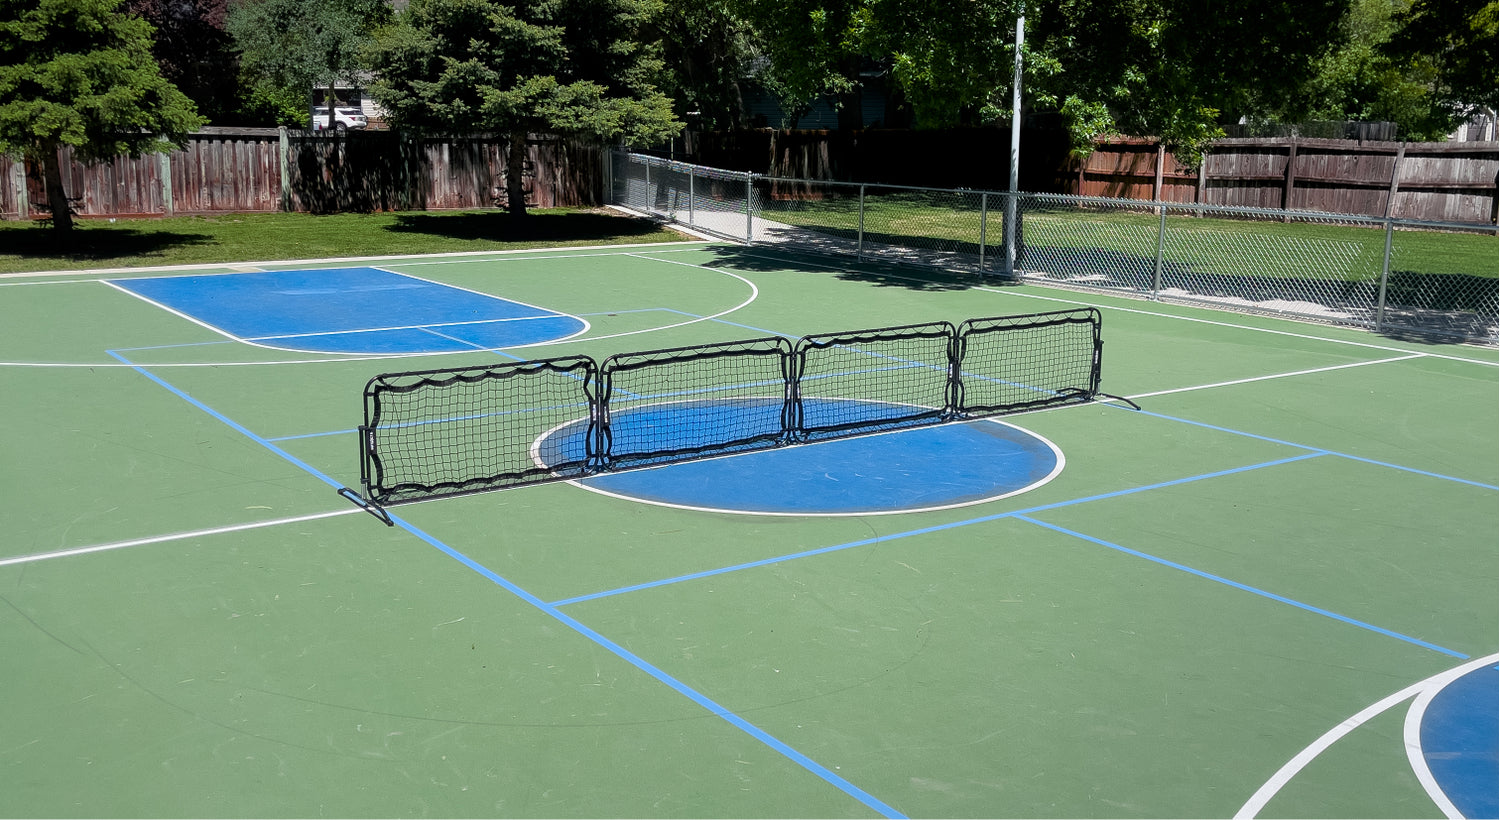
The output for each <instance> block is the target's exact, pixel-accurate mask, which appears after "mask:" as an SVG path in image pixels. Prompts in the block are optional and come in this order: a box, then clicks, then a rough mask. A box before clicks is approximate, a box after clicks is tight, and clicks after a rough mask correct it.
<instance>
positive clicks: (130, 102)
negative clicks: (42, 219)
mask: <svg viewBox="0 0 1500 820" xmlns="http://www.w3.org/2000/svg"><path fill="white" fill-rule="evenodd" d="M151 34H152V29H151V26H150V24H149V23H147V22H145V21H144V20H141V19H140V18H138V17H133V16H131V15H129V14H126V13H124V12H122V11H121V10H120V0H0V151H4V152H5V153H7V154H11V155H17V154H19V155H22V156H24V157H25V158H26V159H27V160H28V161H29V162H32V163H34V164H35V165H37V166H39V167H40V168H41V170H42V177H43V179H44V180H45V184H46V190H47V206H48V207H49V208H50V209H51V211H52V225H53V229H54V230H55V231H56V232H57V235H58V236H59V237H62V236H65V235H66V234H67V233H68V231H69V230H71V229H72V227H73V218H72V211H71V209H70V208H69V206H68V199H67V194H66V193H65V191H64V188H63V181H62V169H61V166H60V165H59V162H60V160H59V156H58V151H59V149H60V148H61V147H62V146H65V145H66V146H68V147H70V148H72V150H73V154H74V156H76V157H78V158H80V159H83V160H85V161H100V160H104V159H109V158H111V157H114V156H116V155H118V154H122V153H123V154H129V155H131V156H140V155H141V154H144V153H153V152H164V151H169V150H171V149H173V148H180V147H182V145H183V143H184V142H185V141H186V139H187V135H188V134H189V133H191V132H192V131H194V130H196V129H197V128H198V127H199V126H201V125H202V124H203V119H202V118H201V117H199V116H198V113H197V111H196V110H195V109H194V107H193V104H192V101H190V100H189V99H188V98H187V96H186V95H184V94H183V93H182V92H181V91H179V90H178V89H177V88H176V87H175V86H173V85H172V84H171V83H169V82H167V81H166V80H165V79H163V78H162V76H161V70H160V69H159V68H158V66H157V64H156V61H155V60H154V59H152V57H151Z"/></svg>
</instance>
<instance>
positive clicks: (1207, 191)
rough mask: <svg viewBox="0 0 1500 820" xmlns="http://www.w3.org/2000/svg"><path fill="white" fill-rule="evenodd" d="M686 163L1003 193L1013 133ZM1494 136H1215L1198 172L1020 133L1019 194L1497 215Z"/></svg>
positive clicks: (1139, 153)
mask: <svg viewBox="0 0 1500 820" xmlns="http://www.w3.org/2000/svg"><path fill="white" fill-rule="evenodd" d="M685 145H686V147H687V156H684V157H681V158H682V159H686V160H688V161H690V162H696V163H700V164H703V165H709V166H713V167H718V168H728V169H734V170H738V171H749V172H752V173H758V174H765V175H767V176H774V177H783V178H792V179H814V180H830V181H840V182H865V183H886V184H899V185H915V186H921V187H945V188H972V189H976V190H980V189H986V190H1004V189H1006V187H1007V183H1008V176H1009V173H1010V172H1009V162H1010V133H1009V131H1006V130H1000V129H986V128H972V129H952V130H933V131H898V130H889V131H886V130H870V131H859V132H847V131H845V132H841V131H772V130H769V129H761V130H755V131H740V132H729V133H701V134H690V135H689V138H688V139H687V140H686V141H685ZM1497 150H1500V143H1495V142H1453V143H1448V142H1421V143H1400V142H1371V141H1362V140H1345V139H1305V138H1303V139H1298V138H1284V137H1283V138H1240V139H1222V140H1217V141H1215V142H1214V143H1213V144H1212V145H1211V146H1210V148H1209V151H1208V153H1207V156H1206V158H1205V160H1204V162H1203V164H1202V166H1201V167H1198V168H1190V167H1187V166H1184V165H1182V164H1180V163H1179V162H1178V161H1177V159H1176V158H1175V157H1173V156H1172V154H1171V153H1169V152H1167V151H1165V150H1164V149H1163V148H1162V146H1161V145H1160V144H1159V143H1157V142H1154V141H1148V140H1142V139H1115V140H1110V141H1106V142H1102V143H1100V144H1098V145H1097V146H1096V147H1095V150H1094V152H1093V153H1092V154H1090V155H1089V156H1088V157H1087V158H1085V159H1083V160H1079V159H1076V158H1074V157H1071V156H1069V152H1068V142H1067V134H1066V133H1064V132H1062V131H1060V130H1056V129H1049V128H1027V129H1023V130H1022V133H1021V168H1020V187H1021V190H1023V191H1027V192H1030V193H1059V194H1076V195H1081V196H1094V197H1111V198H1119V199H1142V200H1156V201H1165V202H1191V203H1199V204H1205V205H1225V206H1247V207H1257V208H1281V209H1295V210H1310V211H1327V212H1332V213H1343V214H1357V215H1360V216H1372V217H1376V218H1385V217H1392V218H1397V219H1419V220H1430V221H1440V222H1466V223H1476V224H1494V222H1495V219H1496V188H1497V181H1500V180H1497V173H1500V160H1497Z"/></svg>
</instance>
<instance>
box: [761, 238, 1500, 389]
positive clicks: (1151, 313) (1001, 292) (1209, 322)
mask: <svg viewBox="0 0 1500 820" xmlns="http://www.w3.org/2000/svg"><path fill="white" fill-rule="evenodd" d="M746 256H754V257H758V258H761V259H768V260H771V261H773V262H781V263H788V262H789V260H787V259H781V258H778V257H775V256H766V255H764V254H756V253H750V254H746ZM794 264H798V265H809V266H816V267H820V268H828V269H829V270H832V271H839V272H849V271H851V270H853V269H852V268H849V267H847V266H843V267H840V266H838V265H826V264H822V263H820V262H807V261H804V260H797V261H796V262H795V263H794ZM881 275H882V276H889V277H890V278H892V279H905V280H908V281H912V282H925V281H927V280H926V279H923V278H922V277H919V276H904V275H902V274H899V273H887V272H882V273H881ZM1020 284H1022V285H1025V286H1027V287H1038V288H1045V287H1047V286H1046V285H1042V284H1035V283H1031V282H1024V281H1023V282H1021V283H1020ZM974 290H977V291H983V292H984V293H994V294H998V295H1001V296H1017V297H1020V298H1022V299H1039V300H1041V301H1043V302H1058V303H1060V304H1064V305H1085V306H1088V307H1096V308H1100V309H1102V310H1117V311H1120V312H1121V313H1136V314H1140V315H1142V316H1155V317H1158V318H1162V319H1179V320H1181V321H1184V322H1197V323H1199V324H1205V325H1215V326H1217V327H1227V328H1232V329H1235V330H1253V331H1256V332H1258V333H1270V334H1274V335H1276V336H1290V337H1292V338H1295V339H1310V340H1312V341H1317V342H1331V343H1333V344H1341V345H1352V346H1354V347H1367V348H1370V349H1372V350H1384V351H1388V352H1391V353H1411V352H1412V351H1410V350H1408V349H1406V348H1400V347H1391V346H1389V345H1377V344H1370V343H1369V342H1355V341H1351V340H1349V339H1334V338H1330V337H1328V336H1314V335H1313V334H1310V333H1293V332H1291V331H1289V330H1273V329H1271V328H1265V327H1256V326H1254V325H1241V324H1235V323H1233V322H1221V321H1216V320H1214V319H1200V318H1198V317H1195V316H1181V315H1178V314H1175V313H1162V312H1160V311H1154V310H1141V309H1139V308H1128V307H1121V306H1119V305H1115V304H1111V303H1099V302H1086V301H1084V300H1082V299H1063V298H1061V297H1057V296H1042V295H1040V294H1035V293H1019V292H1017V291H1013V290H1000V289H998V288H992V287H985V286H983V285H978V286H976V287H974ZM1114 298H1116V299H1130V297H1129V296H1115V297H1114ZM1135 301H1139V300H1138V299H1137V300H1135ZM1186 307H1188V308H1189V309H1192V310H1217V309H1215V308H1209V307H1198V306H1193V305H1189V306H1186ZM1219 312H1224V311H1219ZM1267 318H1269V319H1273V320H1275V321H1280V322H1297V321H1299V320H1297V319H1295V318H1292V317H1290V316H1272V317H1267ZM1329 327H1335V326H1334V325H1329ZM1421 355H1423V356H1426V357H1428V358H1432V359H1448V360H1450V361H1455V362H1469V363H1470V364H1482V365H1487V366H1489V367H1500V360H1496V361H1493V362H1492V361H1487V360H1485V359H1470V358H1467V357H1464V356H1448V355H1445V354H1442V353H1422V354H1421Z"/></svg>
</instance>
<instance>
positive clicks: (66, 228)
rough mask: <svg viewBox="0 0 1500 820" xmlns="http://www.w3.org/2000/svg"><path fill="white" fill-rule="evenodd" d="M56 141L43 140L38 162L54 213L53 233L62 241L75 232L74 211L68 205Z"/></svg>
mask: <svg viewBox="0 0 1500 820" xmlns="http://www.w3.org/2000/svg"><path fill="white" fill-rule="evenodd" d="M57 152H58V144H57V142H56V141H55V140H42V141H41V143H40V146H39V150H38V151H37V162H40V163H41V165H42V180H43V182H44V183H45V185H46V188H47V208H48V210H50V211H51V212H52V232H53V234H54V235H55V236H56V237H57V238H58V239H59V240H62V239H63V238H64V237H66V236H67V235H68V233H69V232H70V231H72V230H73V209H72V208H71V207H69V205H68V193H67V191H66V190H64V189H63V178H62V163H61V160H60V159H59V158H58V155H57Z"/></svg>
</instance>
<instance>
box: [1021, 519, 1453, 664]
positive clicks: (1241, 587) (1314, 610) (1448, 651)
mask: <svg viewBox="0 0 1500 820" xmlns="http://www.w3.org/2000/svg"><path fill="white" fill-rule="evenodd" d="M1014 518H1016V519H1017V520H1018V521H1025V522H1027V523H1028V524H1035V525H1037V526H1038V527H1043V528H1045V529H1049V530H1052V531H1053V532H1058V533H1062V534H1063V535H1069V536H1072V537H1074V538H1079V539H1082V540H1084V541H1088V542H1089V543H1091V544H1098V545H1099V546H1101V547H1108V548H1109V549H1112V550H1115V551H1117V552H1123V553H1125V554H1126V555H1131V556H1134V557H1136V558H1144V559H1146V560H1147V561H1151V562H1152V563H1156V564H1161V565H1162V566H1164V567H1171V568H1172V569H1177V570H1182V571H1183V572H1186V573H1188V574H1190V575H1196V576H1198V577H1199V578H1205V579H1207V580H1209V581H1213V582H1215V583H1219V584H1224V585H1225V586H1229V587H1233V588H1235V589H1238V590H1241V591H1244V592H1249V593H1251V594H1253V595H1259V596H1261V597H1262V598H1269V599H1271V600H1273V601H1276V602H1278V603H1283V604H1289V605H1291V606H1294V607H1297V608H1298V609H1302V610H1306V611H1307V612H1311V613H1314V614H1316V615H1322V616H1324V617H1327V618H1332V619H1334V620H1335V621H1340V622H1342V623H1346V624H1349V625H1350V626H1357V627H1359V628H1360V629H1367V630H1369V631H1371V632H1374V633H1377V634H1380V635H1384V636H1386V637H1388V638H1395V639H1397V640H1400V641H1405V642H1407V643H1409V644H1415V645H1417V646H1420V647H1422V648H1424V649H1431V650H1433V651H1434V652H1441V653H1443V654H1444V655H1451V656H1452V657H1455V658H1459V659H1461V660H1468V658H1469V656H1468V655H1465V654H1464V653H1462V652H1456V651H1454V650H1452V649H1448V648H1446V647H1442V646H1438V645H1437V644H1434V643H1428V642H1427V641H1424V640H1420V639H1418V638H1413V637H1411V636H1410V635H1402V634H1401V633H1400V632H1392V631H1391V630H1389V629H1385V628H1382V627H1378V626H1375V625H1374V624H1369V623H1366V622H1364V621H1361V620H1357V619H1355V618H1350V617H1348V616H1347V615H1340V614H1338V613H1337V612H1331V611H1329V610H1326V609H1323V608H1321V607H1316V606H1313V605H1311V604H1304V603H1302V602H1301V601H1295V600H1292V599H1291V598H1287V597H1285V596H1282V595H1277V594H1276V593H1274V592H1267V591H1265V590H1263V589H1259V588H1257V587H1252V586H1249V585H1248V584H1242V583H1240V582H1238V581H1231V580H1229V579H1228V578H1224V577H1222V576H1219V575H1214V574H1213V573H1211V572H1204V571H1203V570H1201V569H1194V568H1192V567H1190V566H1187V565H1185V564H1179V563H1177V562H1176V561H1169V560H1167V559H1165V558H1159V557H1157V556H1155V555H1151V554H1149V553H1144V552H1141V551H1139V550H1133V549H1131V548H1129V547H1123V546H1120V545H1119V544H1115V543H1112V542H1109V541H1105V540H1104V539H1102V538H1095V537H1094V536H1092V535H1085V534H1084V533H1081V532H1078V531H1077V530H1070V529H1068V528H1067V527H1059V526H1058V525H1056V524H1049V523H1047V522H1046V521H1040V520H1038V519H1035V518H1032V517H1030V516H1026V515H1017V516H1014Z"/></svg>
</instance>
